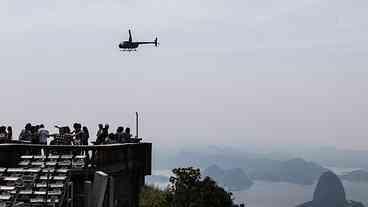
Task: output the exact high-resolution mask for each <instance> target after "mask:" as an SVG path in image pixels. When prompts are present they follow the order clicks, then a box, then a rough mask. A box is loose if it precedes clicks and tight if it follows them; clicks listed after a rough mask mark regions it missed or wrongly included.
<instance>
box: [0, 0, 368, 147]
mask: <svg viewBox="0 0 368 207" xmlns="http://www.w3.org/2000/svg"><path fill="white" fill-rule="evenodd" d="M367 9H368V1H366V0H352V1H346V0H245V1H228V0H151V1H149V0H125V1H124V0H98V1H97V0H81V1H76V0H63V1H60V0H32V1H23V0H2V1H0V25H1V26H0V68H1V71H2V75H0V87H1V89H2V92H1V95H0V100H1V108H0V120H1V122H2V123H3V124H11V125H13V126H15V128H16V130H20V129H21V127H22V126H24V124H25V123H26V122H28V121H33V122H34V123H40V122H42V123H45V124H46V125H47V126H48V127H49V128H51V127H52V125H53V124H71V123H73V122H74V121H81V122H82V123H83V124H87V125H88V126H90V128H91V131H93V133H94V130H95V126H96V125H97V123H99V122H109V123H110V124H111V125H112V126H116V125H124V126H127V125H130V126H131V127H133V126H134V112H135V111H140V112H142V116H143V121H142V130H141V133H142V135H143V136H144V137H145V138H146V140H149V141H154V143H156V144H157V145H168V146H180V145H184V144H200V145H206V144H216V143H217V144H228V145H238V146H241V145H247V146H248V145H253V144H257V145H261V146H278V145H290V146H313V145H316V146H321V145H332V146H337V147H340V148H356V149H358V148H359V149H368V127H367V124H368V108H367V105H368V97H367V92H368V72H367V66H368V59H367V55H368V49H367V46H368V22H367V18H368V15H367ZM128 28H132V29H133V35H134V37H133V38H134V39H136V40H147V41H150V40H152V39H153V38H154V37H155V36H156V35H157V36H158V38H159V41H160V42H161V45H160V47H159V48H154V47H152V46H146V47H142V48H140V49H139V50H138V51H137V52H136V53H123V52H120V51H119V50H118V49H117V44H118V43H119V41H121V40H124V39H127V38H128V34H127V30H128Z"/></svg>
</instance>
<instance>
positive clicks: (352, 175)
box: [340, 170, 368, 183]
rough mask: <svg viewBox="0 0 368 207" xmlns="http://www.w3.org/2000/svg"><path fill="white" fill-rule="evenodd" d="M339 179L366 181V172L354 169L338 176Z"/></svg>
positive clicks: (367, 174)
mask: <svg viewBox="0 0 368 207" xmlns="http://www.w3.org/2000/svg"><path fill="white" fill-rule="evenodd" d="M340 178H341V179H343V180H346V181H350V182H365V183H367V182H368V172H367V171H364V170H354V171H352V172H349V173H347V174H345V175H342V176H340Z"/></svg>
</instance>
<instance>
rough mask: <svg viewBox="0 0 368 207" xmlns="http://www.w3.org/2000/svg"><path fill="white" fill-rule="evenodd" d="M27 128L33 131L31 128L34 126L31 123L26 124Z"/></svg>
mask: <svg viewBox="0 0 368 207" xmlns="http://www.w3.org/2000/svg"><path fill="white" fill-rule="evenodd" d="M24 128H25V129H26V130H28V131H31V128H32V124H31V123H28V124H26V126H25V127H24Z"/></svg>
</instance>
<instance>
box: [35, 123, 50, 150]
mask: <svg viewBox="0 0 368 207" xmlns="http://www.w3.org/2000/svg"><path fill="white" fill-rule="evenodd" d="M38 128H39V129H38V139H39V143H40V144H42V145H47V139H48V138H49V136H50V132H49V131H48V130H47V129H45V126H44V125H43V124H41V125H40V126H39V127H38Z"/></svg>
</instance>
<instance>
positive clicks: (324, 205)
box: [297, 171, 364, 207]
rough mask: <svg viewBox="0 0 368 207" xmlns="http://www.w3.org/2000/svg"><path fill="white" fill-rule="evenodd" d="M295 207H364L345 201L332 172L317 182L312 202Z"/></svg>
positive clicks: (341, 187) (337, 180)
mask: <svg viewBox="0 0 368 207" xmlns="http://www.w3.org/2000/svg"><path fill="white" fill-rule="evenodd" d="M297 207H364V205H363V204H362V203H360V202H356V201H350V200H349V201H348V200H346V194H345V189H344V186H343V184H342V182H341V180H340V179H339V178H338V177H337V175H336V174H334V173H333V172H331V171H327V172H325V173H324V174H322V175H321V177H320V178H319V180H318V184H317V186H316V189H315V191H314V194H313V200H312V201H310V202H307V203H304V204H301V205H299V206H297Z"/></svg>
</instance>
